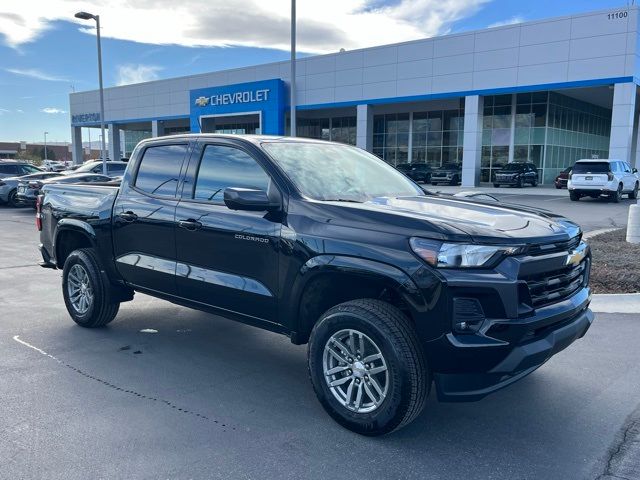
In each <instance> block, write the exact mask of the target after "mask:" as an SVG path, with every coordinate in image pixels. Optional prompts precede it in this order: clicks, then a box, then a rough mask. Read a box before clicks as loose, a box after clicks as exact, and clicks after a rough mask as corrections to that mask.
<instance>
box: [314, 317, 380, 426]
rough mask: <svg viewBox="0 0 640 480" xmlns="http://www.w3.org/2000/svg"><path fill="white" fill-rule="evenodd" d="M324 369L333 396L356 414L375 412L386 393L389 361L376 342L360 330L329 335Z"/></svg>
mask: <svg viewBox="0 0 640 480" xmlns="http://www.w3.org/2000/svg"><path fill="white" fill-rule="evenodd" d="M323 369H324V377H325V380H326V382H327V386H328V387H329V390H331V393H332V394H333V396H334V397H335V398H336V400H338V402H340V403H341V404H342V406H344V407H345V408H347V409H349V410H352V411H354V412H356V413H368V412H372V411H374V410H375V409H377V408H378V407H379V406H380V405H381V404H382V402H383V401H384V399H385V397H386V396H387V391H388V390H389V371H388V370H387V362H386V361H385V359H384V356H383V355H382V352H381V351H380V349H379V348H378V346H377V345H376V344H375V342H374V341H373V340H371V339H370V338H369V337H367V336H366V335H365V334H364V333H362V332H359V331H358V330H353V329H345V330H340V331H338V332H336V333H334V334H333V335H332V336H331V337H330V338H329V340H328V341H327V343H326V344H325V346H324V356H323Z"/></svg>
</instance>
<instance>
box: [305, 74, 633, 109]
mask: <svg viewBox="0 0 640 480" xmlns="http://www.w3.org/2000/svg"><path fill="white" fill-rule="evenodd" d="M629 82H632V83H633V82H635V83H636V84H638V82H637V81H636V79H635V78H634V77H614V78H599V79H594V80H578V81H574V82H560V83H545V84H539V85H524V86H518V87H503V88H489V89H485V90H465V91H458V92H445V93H432V94H426V95H411V96H406V97H386V98H369V99H363V100H349V101H346V102H329V103H316V104H313V105H299V106H298V107H297V108H296V109H297V110H319V109H322V108H340V107H353V106H355V105H380V104H386V103H406V102H420V101H425V100H441V99H446V98H460V97H467V96H470V95H484V96H486V95H503V94H506V93H525V92H534V91H538V90H554V89H563V88H580V87H596V86H602V85H611V84H614V83H629Z"/></svg>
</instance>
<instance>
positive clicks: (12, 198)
mask: <svg viewBox="0 0 640 480" xmlns="http://www.w3.org/2000/svg"><path fill="white" fill-rule="evenodd" d="M17 194H18V192H17V191H16V190H11V191H10V192H9V196H8V197H7V205H9V206H10V207H14V208H15V207H17V206H18V199H17V198H16V195H17Z"/></svg>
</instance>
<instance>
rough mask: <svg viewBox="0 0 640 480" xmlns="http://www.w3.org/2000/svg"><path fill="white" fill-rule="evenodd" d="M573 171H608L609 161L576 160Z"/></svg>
mask: <svg viewBox="0 0 640 480" xmlns="http://www.w3.org/2000/svg"><path fill="white" fill-rule="evenodd" d="M573 173H609V162H578V163H576V164H575V165H574V166H573Z"/></svg>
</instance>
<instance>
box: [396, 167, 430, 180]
mask: <svg viewBox="0 0 640 480" xmlns="http://www.w3.org/2000/svg"><path fill="white" fill-rule="evenodd" d="M396 168H397V169H398V170H399V171H400V172H402V173H404V174H405V175H406V176H407V177H409V178H410V179H411V180H413V181H414V182H422V183H429V182H430V181H431V167H430V166H429V165H427V164H426V163H401V164H399V165H396Z"/></svg>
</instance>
